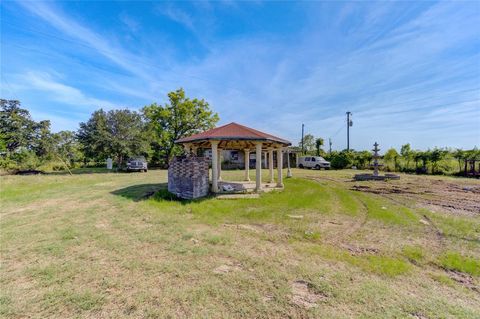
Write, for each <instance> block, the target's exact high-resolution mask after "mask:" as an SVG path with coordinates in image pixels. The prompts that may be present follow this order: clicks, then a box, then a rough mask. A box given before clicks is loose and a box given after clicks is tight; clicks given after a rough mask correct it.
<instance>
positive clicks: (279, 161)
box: [277, 148, 283, 187]
mask: <svg viewBox="0 0 480 319" xmlns="http://www.w3.org/2000/svg"><path fill="white" fill-rule="evenodd" d="M282 168H283V152H282V149H281V148H279V149H277V171H278V178H277V187H283V176H282Z"/></svg>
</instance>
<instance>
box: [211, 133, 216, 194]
mask: <svg viewBox="0 0 480 319" xmlns="http://www.w3.org/2000/svg"><path fill="white" fill-rule="evenodd" d="M210 144H211V145H212V192H214V193H216V192H218V159H217V157H218V141H211V142H210Z"/></svg>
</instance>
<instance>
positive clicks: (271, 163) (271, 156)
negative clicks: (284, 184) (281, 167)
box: [268, 148, 275, 183]
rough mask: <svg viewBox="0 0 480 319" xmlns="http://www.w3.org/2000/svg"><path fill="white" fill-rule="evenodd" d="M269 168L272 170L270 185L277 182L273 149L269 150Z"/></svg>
mask: <svg viewBox="0 0 480 319" xmlns="http://www.w3.org/2000/svg"><path fill="white" fill-rule="evenodd" d="M268 168H269V170H270V183H273V182H275V178H274V177H273V148H269V149H268Z"/></svg>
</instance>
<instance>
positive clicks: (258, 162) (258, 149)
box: [255, 142, 262, 192]
mask: <svg viewBox="0 0 480 319" xmlns="http://www.w3.org/2000/svg"><path fill="white" fill-rule="evenodd" d="M255 168H256V172H255V180H256V187H255V191H257V192H261V191H262V143H261V142H259V143H257V144H256V145H255Z"/></svg>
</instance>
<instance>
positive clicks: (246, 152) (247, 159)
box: [243, 148, 250, 182]
mask: <svg viewBox="0 0 480 319" xmlns="http://www.w3.org/2000/svg"><path fill="white" fill-rule="evenodd" d="M243 151H244V156H245V158H244V161H245V181H247V182H249V181H250V150H249V149H248V148H246V149H244V150H243Z"/></svg>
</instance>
